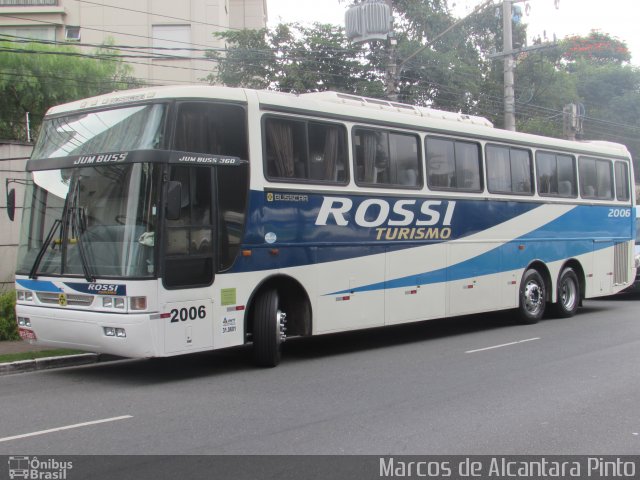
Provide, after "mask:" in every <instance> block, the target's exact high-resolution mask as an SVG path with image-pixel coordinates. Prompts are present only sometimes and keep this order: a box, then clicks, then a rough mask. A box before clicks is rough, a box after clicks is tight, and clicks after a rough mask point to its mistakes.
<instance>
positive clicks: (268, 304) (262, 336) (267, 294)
mask: <svg viewBox="0 0 640 480" xmlns="http://www.w3.org/2000/svg"><path fill="white" fill-rule="evenodd" d="M284 317H286V315H284V313H283V312H282V311H281V310H280V302H279V298H278V292H277V291H276V290H267V291H264V292H261V293H260V294H259V295H258V297H257V298H256V300H255V304H254V306H253V359H254V362H255V363H256V365H258V366H259V367H275V366H276V365H278V364H279V363H280V357H281V355H282V354H281V350H282V341H283V338H282V336H283V334H282V331H281V324H282V323H283V321H284Z"/></svg>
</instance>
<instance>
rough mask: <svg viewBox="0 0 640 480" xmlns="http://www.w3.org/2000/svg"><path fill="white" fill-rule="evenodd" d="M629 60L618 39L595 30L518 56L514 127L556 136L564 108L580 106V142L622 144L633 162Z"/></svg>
mask: <svg viewBox="0 0 640 480" xmlns="http://www.w3.org/2000/svg"><path fill="white" fill-rule="evenodd" d="M630 59H631V57H630V54H629V50H628V48H627V46H626V44H625V43H624V42H623V41H620V40H617V39H615V38H612V37H611V36H610V35H608V34H606V33H601V32H595V31H592V32H591V33H590V34H589V35H587V36H585V37H578V36H573V37H569V38H566V39H564V40H562V41H560V42H559V43H558V45H557V46H556V48H554V49H551V50H546V51H543V52H540V53H532V54H530V55H527V56H524V57H522V58H521V59H520V61H519V64H518V68H517V70H516V86H517V88H516V92H517V95H518V97H519V100H520V101H519V102H518V104H517V107H516V108H517V110H518V111H519V112H520V116H519V121H518V129H519V130H522V131H527V132H530V133H538V134H545V135H550V136H556V137H561V136H562V134H563V132H562V115H561V114H560V112H561V111H562V108H563V106H564V105H566V104H568V103H581V104H582V105H584V108H585V111H586V115H585V118H584V121H583V128H584V132H583V134H582V138H583V139H592V140H607V141H612V142H618V143H623V144H625V145H626V146H627V148H629V150H630V151H631V153H632V156H633V157H634V158H635V159H636V162H637V159H640V128H639V127H638V125H640V70H639V69H638V68H636V67H634V66H632V65H630V64H629V63H628V62H629V61H630ZM637 165H638V164H637V163H636V166H637ZM638 171H639V169H638V168H636V172H638ZM639 173H640V172H639Z"/></svg>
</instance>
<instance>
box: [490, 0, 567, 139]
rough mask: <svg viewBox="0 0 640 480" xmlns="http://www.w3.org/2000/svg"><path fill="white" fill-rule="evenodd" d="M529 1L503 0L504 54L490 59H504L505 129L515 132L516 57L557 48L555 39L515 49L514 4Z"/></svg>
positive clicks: (498, 54) (494, 54) (492, 56)
mask: <svg viewBox="0 0 640 480" xmlns="http://www.w3.org/2000/svg"><path fill="white" fill-rule="evenodd" d="M526 1H528V0H503V2H502V29H503V32H502V36H503V42H502V43H503V46H502V52H500V53H492V54H491V55H488V58H502V59H503V62H504V77H503V78H504V129H505V130H511V131H512V132H515V130H516V100H515V88H514V85H515V80H514V73H513V71H514V69H515V63H516V62H515V56H516V54H518V53H523V52H532V51H534V50H542V49H547V48H554V47H556V46H557V44H556V43H555V39H554V41H553V43H545V44H541V45H532V46H531V47H523V48H518V49H516V50H514V49H513V23H512V22H513V11H512V8H513V4H514V3H522V2H526Z"/></svg>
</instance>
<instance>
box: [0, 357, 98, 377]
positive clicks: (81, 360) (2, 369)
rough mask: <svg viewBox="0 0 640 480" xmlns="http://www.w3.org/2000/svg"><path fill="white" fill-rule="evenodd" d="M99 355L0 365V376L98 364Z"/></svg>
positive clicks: (41, 359)
mask: <svg viewBox="0 0 640 480" xmlns="http://www.w3.org/2000/svg"><path fill="white" fill-rule="evenodd" d="M99 361H100V355H99V354H97V353H81V354H78V355H63V356H60V357H43V358H36V359H33V360H20V361H17V362H9V363H0V375H10V374H12V373H24V372H34V371H36V370H46V369H49V368H62V367H74V366H77V365H87V364H90V363H98V362H99Z"/></svg>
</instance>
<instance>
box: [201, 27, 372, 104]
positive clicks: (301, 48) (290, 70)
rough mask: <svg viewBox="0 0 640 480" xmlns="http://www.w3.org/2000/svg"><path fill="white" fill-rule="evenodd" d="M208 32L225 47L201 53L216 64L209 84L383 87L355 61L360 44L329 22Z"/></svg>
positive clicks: (287, 88)
mask: <svg viewBox="0 0 640 480" xmlns="http://www.w3.org/2000/svg"><path fill="white" fill-rule="evenodd" d="M214 35H215V36H216V37H218V38H220V39H223V40H224V41H225V42H226V43H227V44H228V45H229V47H228V51H227V52H225V53H221V52H218V51H209V52H207V57H208V58H211V59H213V60H216V61H217V62H218V64H219V66H218V69H217V70H216V71H215V72H214V73H212V74H210V75H209V76H208V77H207V80H208V81H209V82H211V83H222V84H224V85H228V86H232V87H247V88H271V89H274V90H279V91H282V92H294V93H305V92H318V91H324V90H336V91H341V92H361V93H362V94H367V95H372V96H379V94H380V93H381V92H382V91H383V88H382V86H381V84H380V81H379V79H377V78H376V74H375V73H372V72H371V70H370V69H369V68H367V65H366V63H363V62H361V61H360V59H361V58H363V57H364V56H365V52H364V50H363V48H362V47H359V46H355V45H352V44H351V43H350V42H348V40H347V38H346V37H345V35H344V32H343V31H342V29H341V28H339V27H336V26H334V25H323V24H319V23H317V24H315V25H314V26H313V27H304V26H302V25H300V24H296V23H290V24H280V25H278V26H277V27H276V28H274V29H262V30H240V31H226V32H220V33H215V34H214ZM376 83H378V85H376Z"/></svg>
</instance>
